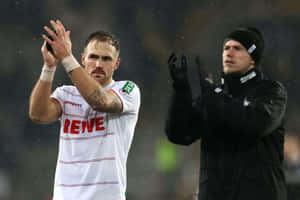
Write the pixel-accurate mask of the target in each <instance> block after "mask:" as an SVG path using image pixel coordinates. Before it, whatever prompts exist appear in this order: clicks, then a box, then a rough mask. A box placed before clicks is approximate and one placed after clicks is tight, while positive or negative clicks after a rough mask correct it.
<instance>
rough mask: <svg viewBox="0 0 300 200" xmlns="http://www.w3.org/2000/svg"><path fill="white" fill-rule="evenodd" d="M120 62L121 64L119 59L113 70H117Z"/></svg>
mask: <svg viewBox="0 0 300 200" xmlns="http://www.w3.org/2000/svg"><path fill="white" fill-rule="evenodd" d="M120 62H121V59H120V57H119V58H118V60H117V62H116V64H115V70H117V69H118V68H119V65H120Z"/></svg>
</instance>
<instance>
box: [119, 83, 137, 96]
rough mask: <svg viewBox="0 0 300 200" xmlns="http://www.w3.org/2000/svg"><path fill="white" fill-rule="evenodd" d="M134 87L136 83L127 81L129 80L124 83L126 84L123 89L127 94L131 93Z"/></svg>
mask: <svg viewBox="0 0 300 200" xmlns="http://www.w3.org/2000/svg"><path fill="white" fill-rule="evenodd" d="M134 87H135V84H134V83H133V82H131V81H127V82H126V83H125V84H124V86H123V88H122V91H123V92H126V93H127V94H130V93H131V92H132V90H133V88H134Z"/></svg>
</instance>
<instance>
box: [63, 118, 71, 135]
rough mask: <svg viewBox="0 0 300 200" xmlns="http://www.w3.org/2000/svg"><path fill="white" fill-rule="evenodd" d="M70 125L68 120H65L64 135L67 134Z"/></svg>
mask: <svg viewBox="0 0 300 200" xmlns="http://www.w3.org/2000/svg"><path fill="white" fill-rule="evenodd" d="M70 124H71V122H70V120H68V119H66V120H65V124H64V133H68V129H69V126H70Z"/></svg>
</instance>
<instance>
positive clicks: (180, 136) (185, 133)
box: [165, 86, 200, 145]
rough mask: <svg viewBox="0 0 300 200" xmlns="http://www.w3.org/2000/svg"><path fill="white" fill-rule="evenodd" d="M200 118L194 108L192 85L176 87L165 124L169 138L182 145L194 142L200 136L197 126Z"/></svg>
mask: <svg viewBox="0 0 300 200" xmlns="http://www.w3.org/2000/svg"><path fill="white" fill-rule="evenodd" d="M199 120H200V115H199V113H198V112H196V110H195V109H193V102H192V93H191V89H190V87H189V86H188V87H186V88H184V89H183V88H181V89H180V90H176V89H174V92H173V95H172V99H171V104H170V107H169V112H168V114H167V120H166V126H165V132H166V135H167V137H168V139H169V140H170V141H171V142H173V143H175V144H181V145H189V144H191V143H193V142H194V141H196V140H197V139H198V138H199V137H200V136H199V135H198V133H199V132H200V130H199V128H197V127H196V125H197V122H199ZM198 124H199V123H198Z"/></svg>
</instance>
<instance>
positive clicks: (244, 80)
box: [221, 68, 263, 95]
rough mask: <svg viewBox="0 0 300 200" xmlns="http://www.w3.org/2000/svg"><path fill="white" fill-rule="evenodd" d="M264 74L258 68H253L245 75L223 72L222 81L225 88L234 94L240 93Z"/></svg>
mask: <svg viewBox="0 0 300 200" xmlns="http://www.w3.org/2000/svg"><path fill="white" fill-rule="evenodd" d="M262 78H263V75H262V73H261V71H260V70H259V69H258V68H253V69H251V70H249V71H248V72H246V73H245V74H243V75H231V74H229V75H226V74H224V73H223V74H222V79H221V83H222V86H223V88H224V89H225V90H227V91H228V92H229V93H231V94H233V95H235V94H236V95H238V94H239V93H241V92H242V91H243V90H245V89H246V88H247V87H249V86H251V85H252V83H254V82H256V81H258V80H261V79H262Z"/></svg>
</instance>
